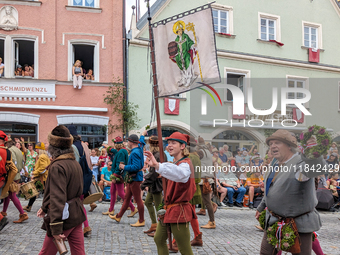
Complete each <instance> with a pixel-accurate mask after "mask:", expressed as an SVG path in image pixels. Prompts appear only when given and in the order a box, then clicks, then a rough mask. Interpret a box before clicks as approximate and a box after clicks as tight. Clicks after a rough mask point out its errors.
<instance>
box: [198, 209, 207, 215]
mask: <svg viewBox="0 0 340 255" xmlns="http://www.w3.org/2000/svg"><path fill="white" fill-rule="evenodd" d="M196 215H203V216H205V215H206V212H205V210H203V209H201V210H199V211H198V212H197V213H196Z"/></svg>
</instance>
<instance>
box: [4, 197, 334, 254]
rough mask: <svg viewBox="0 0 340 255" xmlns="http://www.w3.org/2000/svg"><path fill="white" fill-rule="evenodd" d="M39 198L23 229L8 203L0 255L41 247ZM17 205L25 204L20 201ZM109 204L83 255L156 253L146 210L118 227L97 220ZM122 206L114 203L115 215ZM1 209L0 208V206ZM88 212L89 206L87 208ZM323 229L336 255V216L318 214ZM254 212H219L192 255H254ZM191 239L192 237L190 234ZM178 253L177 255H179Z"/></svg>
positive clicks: (203, 219) (328, 250)
mask: <svg viewBox="0 0 340 255" xmlns="http://www.w3.org/2000/svg"><path fill="white" fill-rule="evenodd" d="M41 201H42V200H41V199H38V200H37V201H36V203H35V204H34V206H33V209H32V211H31V212H30V213H28V215H29V217H30V218H29V219H28V220H27V221H26V222H24V223H22V224H14V223H12V222H13V220H16V219H17V218H18V216H19V213H18V211H17V210H16V208H15V207H14V205H13V204H12V203H10V206H9V210H8V212H7V213H8V219H9V221H10V223H9V224H8V225H7V226H6V227H5V228H4V229H3V230H2V231H1V232H0V254H1V255H10V254H15V255H19V254H21V255H24V254H38V253H39V250H40V249H41V247H42V242H43V240H44V237H45V231H43V230H41V229H40V227H41V224H42V220H41V219H39V218H37V217H36V212H37V210H38V209H39V207H40V205H41ZM21 202H22V205H23V206H24V205H26V204H27V201H25V200H22V199H21ZM108 207H109V204H108V203H106V202H104V203H101V204H98V207H97V208H96V209H95V210H94V212H92V213H91V212H88V217H89V223H90V226H91V228H92V235H91V237H89V238H85V248H86V254H91V255H92V254H101V255H102V254H105V255H108V254H149V255H151V254H157V249H156V245H155V243H154V241H153V238H152V237H148V236H147V235H146V234H144V233H143V230H146V229H148V228H149V227H150V224H151V223H150V218H149V216H148V213H147V210H145V216H146V217H145V218H146V227H144V228H133V227H130V225H129V224H130V223H135V222H136V221H137V219H138V214H137V215H135V216H134V218H127V217H126V215H127V214H126V215H124V217H123V219H122V221H121V222H120V223H119V224H117V223H115V222H114V221H113V220H111V219H110V218H109V217H108V216H104V215H102V212H104V211H107V209H108ZM120 207H121V204H116V211H117V210H119V208H120ZM1 208H2V206H1ZM86 208H87V210H89V206H86ZM320 214H321V220H322V224H323V227H322V228H321V230H320V231H319V232H318V233H319V234H320V236H319V240H320V243H321V246H322V248H323V250H324V253H325V254H327V255H339V254H340V243H339V237H340V234H339V232H338V230H339V225H340V221H339V217H340V214H339V213H325V212H321V213H320ZM254 215H255V211H254V210H249V209H248V208H244V209H236V208H231V209H229V208H228V209H225V208H223V209H218V210H217V212H216V214H215V216H216V224H217V228H216V229H215V230H209V229H208V230H203V229H202V232H203V240H204V245H203V247H198V248H194V249H193V251H194V254H259V248H260V242H261V239H262V232H260V231H258V230H257V229H256V228H255V227H254V225H255V224H256V223H257V221H256V220H255V218H254ZM207 221H208V216H199V223H200V225H203V224H206V223H207ZM191 235H192V236H191V237H192V238H193V234H192V231H191ZM178 254H179V253H178Z"/></svg>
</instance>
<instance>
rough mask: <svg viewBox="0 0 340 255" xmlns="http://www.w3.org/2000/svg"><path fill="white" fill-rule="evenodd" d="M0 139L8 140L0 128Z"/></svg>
mask: <svg viewBox="0 0 340 255" xmlns="http://www.w3.org/2000/svg"><path fill="white" fill-rule="evenodd" d="M0 139H1V140H4V141H6V142H7V141H8V137H7V135H6V134H5V133H4V131H2V130H0Z"/></svg>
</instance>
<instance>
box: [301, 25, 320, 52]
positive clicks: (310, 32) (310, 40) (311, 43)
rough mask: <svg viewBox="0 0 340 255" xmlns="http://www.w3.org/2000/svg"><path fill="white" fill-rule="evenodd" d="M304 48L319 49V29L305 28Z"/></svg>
mask: <svg viewBox="0 0 340 255" xmlns="http://www.w3.org/2000/svg"><path fill="white" fill-rule="evenodd" d="M303 36H304V46H305V47H308V48H313V49H316V48H318V29H317V28H315V27H307V26H306V27H304V29H303Z"/></svg>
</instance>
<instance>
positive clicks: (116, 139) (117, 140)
mask: <svg viewBox="0 0 340 255" xmlns="http://www.w3.org/2000/svg"><path fill="white" fill-rule="evenodd" d="M114 143H116V144H120V143H123V139H122V138H121V137H120V136H117V137H116V138H115V139H114Z"/></svg>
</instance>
